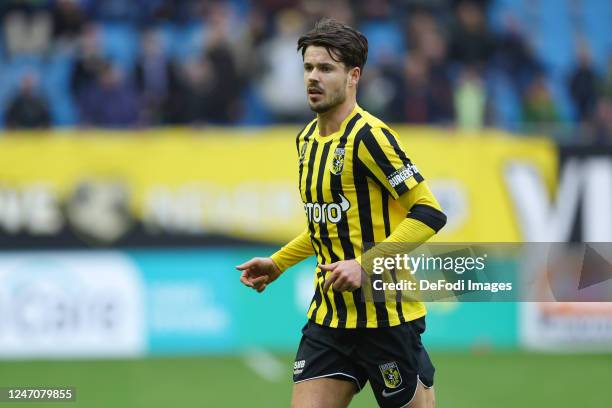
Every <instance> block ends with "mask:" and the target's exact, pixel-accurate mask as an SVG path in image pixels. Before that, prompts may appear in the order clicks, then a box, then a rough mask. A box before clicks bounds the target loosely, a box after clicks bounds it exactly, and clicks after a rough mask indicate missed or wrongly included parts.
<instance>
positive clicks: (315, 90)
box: [308, 87, 323, 98]
mask: <svg viewBox="0 0 612 408" xmlns="http://www.w3.org/2000/svg"><path fill="white" fill-rule="evenodd" d="M318 95H323V91H322V90H321V89H319V88H315V87H310V88H308V96H309V97H311V98H314V97H316V96H318Z"/></svg>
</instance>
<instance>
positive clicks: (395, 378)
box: [378, 361, 402, 388]
mask: <svg viewBox="0 0 612 408" xmlns="http://www.w3.org/2000/svg"><path fill="white" fill-rule="evenodd" d="M378 368H379V369H380V373H381V374H382V377H383V381H384V382H385V386H387V388H397V387H399V385H400V384H401V383H402V376H401V374H400V371H399V367H398V366H397V363H396V362H395V361H392V362H390V363H385V364H381V365H379V366H378Z"/></svg>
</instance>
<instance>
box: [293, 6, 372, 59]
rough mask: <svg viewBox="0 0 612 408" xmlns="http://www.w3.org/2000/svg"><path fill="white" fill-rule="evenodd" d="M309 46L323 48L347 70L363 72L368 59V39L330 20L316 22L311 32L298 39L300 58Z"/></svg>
mask: <svg viewBox="0 0 612 408" xmlns="http://www.w3.org/2000/svg"><path fill="white" fill-rule="evenodd" d="M311 45H315V46H319V47H325V49H327V52H329V55H331V57H332V58H333V59H334V60H335V61H338V62H342V63H344V65H346V66H347V67H349V68H353V67H359V68H360V69H361V70H363V66H364V65H365V63H366V60H367V59H368V39H367V38H366V37H365V36H364V35H363V34H361V33H360V32H359V31H357V30H355V29H354V28H352V27H350V26H348V25H346V24H343V23H341V22H339V21H336V20H334V19H331V18H323V19H321V20H319V21H317V22H316V24H315V26H314V28H313V29H312V30H310V31H309V32H308V33H306V34H305V35H303V36H301V37H300V39H299V40H298V45H297V49H298V51H301V52H302V58H304V53H305V52H306V48H308V47H309V46H311ZM336 58H339V59H336Z"/></svg>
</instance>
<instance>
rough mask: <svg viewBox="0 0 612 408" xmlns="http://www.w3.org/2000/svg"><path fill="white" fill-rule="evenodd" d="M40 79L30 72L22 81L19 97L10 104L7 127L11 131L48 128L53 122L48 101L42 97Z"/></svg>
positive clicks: (16, 96) (7, 112) (7, 113)
mask: <svg viewBox="0 0 612 408" xmlns="http://www.w3.org/2000/svg"><path fill="white" fill-rule="evenodd" d="M37 82H38V79H37V77H36V75H35V74H33V73H31V72H28V73H26V74H25V75H24V76H23V78H22V79H21V83H20V86H19V91H18V93H17V95H15V97H14V98H13V99H12V100H11V101H10V102H9V104H8V109H7V111H6V127H7V128H9V129H26V128H27V129H32V128H47V127H49V124H50V122H51V120H50V116H49V107H48V105H47V101H46V100H45V99H44V98H43V97H42V96H41V95H40V93H39V90H38V84H37Z"/></svg>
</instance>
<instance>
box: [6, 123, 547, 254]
mask: <svg viewBox="0 0 612 408" xmlns="http://www.w3.org/2000/svg"><path fill="white" fill-rule="evenodd" d="M298 130H299V129H297V128H294V127H274V128H260V129H237V128H221V129H218V128H211V129H205V130H185V129H181V130H172V129H168V130H156V131H136V132H103V131H80V132H79V131H71V132H66V133H59V134H57V133H53V135H48V134H46V135H43V134H9V135H5V136H4V137H2V138H0V236H2V237H4V241H0V242H5V243H6V242H10V241H11V237H24V236H26V237H27V236H30V235H31V236H37V235H38V236H47V237H52V236H53V235H54V234H61V233H64V234H65V233H66V231H72V232H70V233H71V234H75V235H76V236H78V237H82V238H83V239H85V241H86V242H89V243H92V242H93V243H102V244H111V245H113V244H115V243H119V244H120V243H121V239H122V237H123V236H124V235H125V234H128V233H130V231H133V230H135V229H137V230H138V231H139V232H138V234H144V235H147V234H148V235H151V236H155V237H166V239H168V240H171V239H172V237H173V236H190V237H201V236H223V237H232V238H235V239H239V240H248V241H255V242H269V243H283V242H285V241H288V240H289V239H291V238H292V237H293V236H294V235H295V234H297V233H298V232H299V231H301V230H302V228H303V226H304V222H305V217H304V213H303V207H302V203H301V202H300V197H299V194H298V190H297V169H298V166H297V163H298V157H297V152H296V150H295V139H294V137H295V134H296V133H297V131H298ZM396 130H397V131H398V133H399V134H400V136H401V138H402V142H403V145H404V147H405V149H406V151H407V152H408V155H409V157H411V159H412V160H413V162H414V163H415V164H417V166H418V167H419V169H420V170H421V172H422V174H423V175H424V176H425V179H426V180H428V182H429V183H430V186H431V187H432V189H433V190H434V193H435V194H436V196H437V197H438V199H439V200H440V202H441V204H442V206H443V208H444V209H445V211H446V212H447V215H448V217H449V222H448V224H447V227H446V228H445V229H444V230H443V231H442V232H441V233H440V235H439V236H438V237H437V240H439V241H447V242H450V241H462V242H470V241H472V242H473V241H520V240H521V238H522V237H521V232H520V231H519V228H518V227H517V222H516V214H515V212H514V209H513V205H512V201H511V200H510V198H509V193H508V191H507V188H506V185H505V182H504V174H505V172H506V171H507V170H508V168H509V166H513V165H527V166H530V167H532V168H534V169H536V170H537V171H538V172H539V174H541V175H542V177H544V179H545V181H546V185H547V186H549V187H550V189H551V190H552V188H553V186H554V183H555V180H556V170H557V155H556V151H555V146H554V145H553V144H552V143H550V142H549V141H547V140H544V139H521V138H515V137H511V136H509V135H505V134H501V133H499V132H489V133H487V132H485V133H482V134H479V135H458V134H455V133H453V132H452V131H450V130H448V131H447V130H440V129H430V128H410V127H398V128H396Z"/></svg>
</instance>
